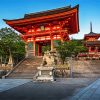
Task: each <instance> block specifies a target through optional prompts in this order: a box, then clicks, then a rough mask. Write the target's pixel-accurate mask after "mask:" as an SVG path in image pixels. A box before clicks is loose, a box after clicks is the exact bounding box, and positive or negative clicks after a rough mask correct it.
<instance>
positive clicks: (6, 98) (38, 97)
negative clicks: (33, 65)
mask: <svg viewBox="0 0 100 100" xmlns="http://www.w3.org/2000/svg"><path fill="white" fill-rule="evenodd" d="M95 80H96V79H90V78H69V79H68V78H67V79H57V81H55V82H33V81H32V80H24V79H20V80H17V79H5V80H0V82H1V81H2V82H1V84H0V86H1V87H0V88H1V89H2V91H1V92H0V100H69V98H70V97H72V96H73V95H75V94H77V93H78V92H79V91H80V90H82V89H83V88H84V87H86V86H88V85H89V84H91V83H93V82H94V81H95ZM7 81H8V82H7ZM3 84H6V85H3ZM13 87H14V88H13Z"/></svg>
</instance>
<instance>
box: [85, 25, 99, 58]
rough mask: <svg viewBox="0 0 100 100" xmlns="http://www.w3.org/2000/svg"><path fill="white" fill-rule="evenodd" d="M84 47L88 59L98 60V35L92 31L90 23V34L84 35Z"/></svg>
mask: <svg viewBox="0 0 100 100" xmlns="http://www.w3.org/2000/svg"><path fill="white" fill-rule="evenodd" d="M84 46H86V47H87V48H88V53H87V56H88V58H93V59H98V58H100V34H99V33H94V32H93V31H92V23H90V33H88V34H85V35H84Z"/></svg>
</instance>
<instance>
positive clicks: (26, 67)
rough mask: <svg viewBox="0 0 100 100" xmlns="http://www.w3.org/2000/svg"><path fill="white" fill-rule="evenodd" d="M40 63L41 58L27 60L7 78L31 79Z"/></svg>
mask: <svg viewBox="0 0 100 100" xmlns="http://www.w3.org/2000/svg"><path fill="white" fill-rule="evenodd" d="M41 62H42V57H34V58H27V59H25V60H24V61H23V62H22V63H21V64H20V65H19V66H18V67H16V68H15V70H14V71H13V72H12V73H10V74H9V75H8V76H7V78H15V79H32V78H33V76H34V75H35V74H36V73H37V67H39V66H40V64H41Z"/></svg>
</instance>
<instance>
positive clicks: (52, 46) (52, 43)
mask: <svg viewBox="0 0 100 100" xmlns="http://www.w3.org/2000/svg"><path fill="white" fill-rule="evenodd" d="M53 50H54V42H53V39H52V38H51V51H53Z"/></svg>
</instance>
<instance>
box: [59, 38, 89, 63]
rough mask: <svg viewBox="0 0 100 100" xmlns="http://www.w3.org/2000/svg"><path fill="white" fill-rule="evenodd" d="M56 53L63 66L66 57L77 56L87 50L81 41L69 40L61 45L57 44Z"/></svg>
mask: <svg viewBox="0 0 100 100" xmlns="http://www.w3.org/2000/svg"><path fill="white" fill-rule="evenodd" d="M57 51H58V52H59V54H60V58H61V60H62V64H64V62H65V59H66V57H71V56H72V55H74V56H77V54H78V53H80V52H86V51H87V49H86V48H85V47H84V46H83V40H71V41H68V42H63V43H61V42H58V47H57Z"/></svg>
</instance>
